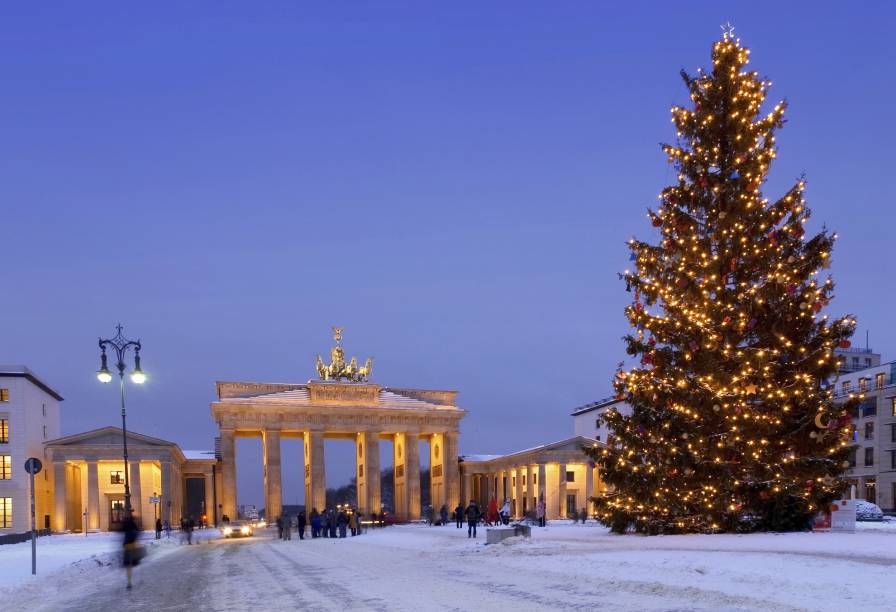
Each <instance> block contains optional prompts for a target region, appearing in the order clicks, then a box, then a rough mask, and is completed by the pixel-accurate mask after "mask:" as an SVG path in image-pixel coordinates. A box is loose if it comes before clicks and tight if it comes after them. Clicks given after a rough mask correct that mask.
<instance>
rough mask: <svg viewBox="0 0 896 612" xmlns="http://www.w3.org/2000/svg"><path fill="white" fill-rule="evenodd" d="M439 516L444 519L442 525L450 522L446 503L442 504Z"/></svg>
mask: <svg viewBox="0 0 896 612" xmlns="http://www.w3.org/2000/svg"><path fill="white" fill-rule="evenodd" d="M439 518H440V519H441V521H442V522H441V525H442V527H444V526H445V525H447V524H448V506H446V505H445V504H442V507H441V508H440V509H439Z"/></svg>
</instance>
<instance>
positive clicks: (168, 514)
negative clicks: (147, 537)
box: [159, 461, 236, 528]
mask: <svg viewBox="0 0 896 612" xmlns="http://www.w3.org/2000/svg"><path fill="white" fill-rule="evenodd" d="M161 465H162V493H161V495H160V496H159V497H160V498H161V499H160V501H159V504H160V505H161V508H160V509H159V511H160V512H161V516H162V522H163V523H164V522H165V521H168V522H170V523H171V527H172V528H174V527H176V526H177V525H175V524H174V523H173V521H174V515H173V514H172V512H176V510H177V509H176V508H175V507H174V504H175V503H176V501H177V500H175V498H174V488H173V487H172V483H171V476H172V474H171V471H172V470H171V462H170V461H162V462H161ZM231 518H233V519H236V511H235V510H234V513H233V516H231Z"/></svg>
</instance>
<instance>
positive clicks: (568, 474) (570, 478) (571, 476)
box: [566, 471, 576, 482]
mask: <svg viewBox="0 0 896 612" xmlns="http://www.w3.org/2000/svg"><path fill="white" fill-rule="evenodd" d="M575 481H576V473H575V472H571V471H568V472H566V482H575Z"/></svg>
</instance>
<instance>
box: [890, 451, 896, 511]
mask: <svg viewBox="0 0 896 612" xmlns="http://www.w3.org/2000/svg"><path fill="white" fill-rule="evenodd" d="M890 469H891V470H896V450H891V451H890ZM894 484H896V483H894ZM893 499H896V497H894V498H893Z"/></svg>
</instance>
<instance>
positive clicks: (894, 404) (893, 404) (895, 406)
mask: <svg viewBox="0 0 896 612" xmlns="http://www.w3.org/2000/svg"><path fill="white" fill-rule="evenodd" d="M890 410H891V411H892V413H893V414H892V416H896V397H894V398H892V399H891V400H890Z"/></svg>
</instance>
